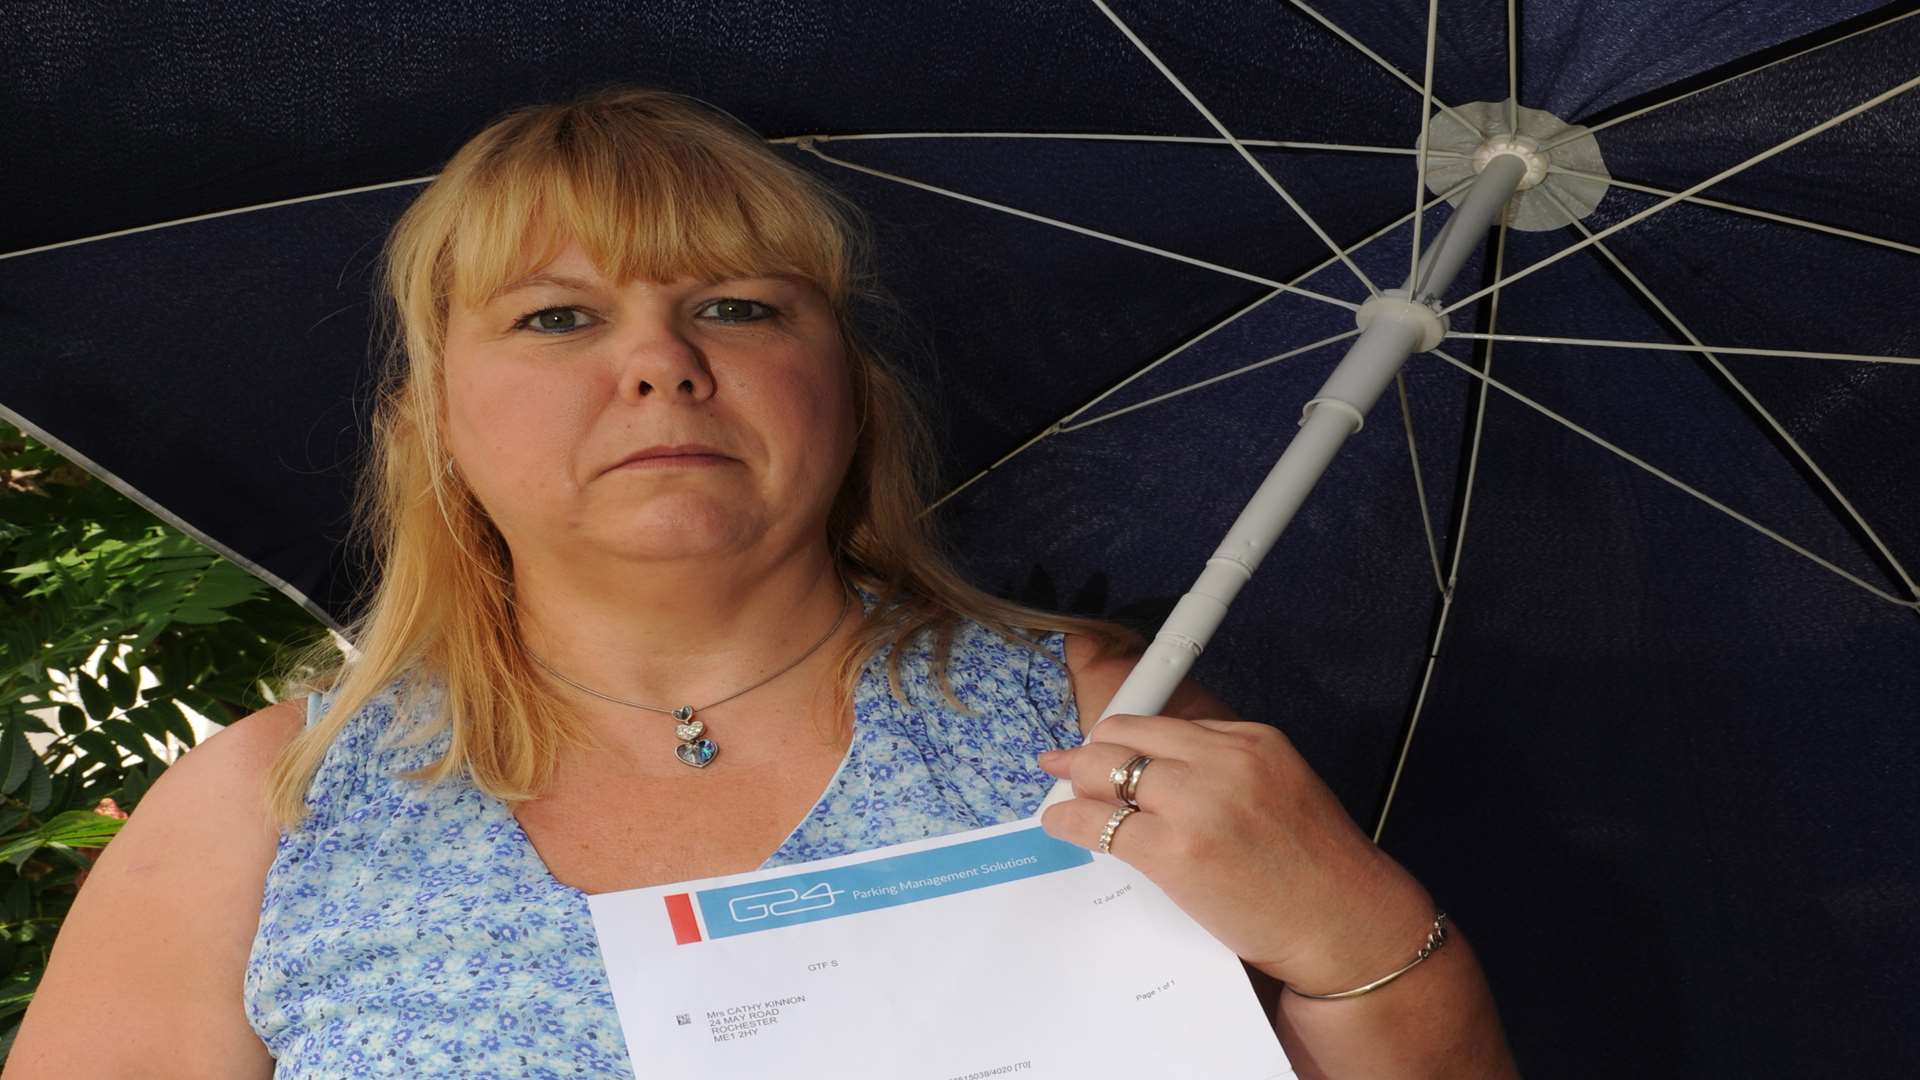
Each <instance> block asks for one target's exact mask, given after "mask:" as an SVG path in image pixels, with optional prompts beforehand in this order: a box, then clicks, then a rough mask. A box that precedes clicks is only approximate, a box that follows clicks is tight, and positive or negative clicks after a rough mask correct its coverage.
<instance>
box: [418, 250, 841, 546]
mask: <svg viewBox="0 0 1920 1080" xmlns="http://www.w3.org/2000/svg"><path fill="white" fill-rule="evenodd" d="M554 279H561V280H554ZM445 403H446V424H447V438H448V441H449V446H450V449H451V451H452V454H453V457H454V460H455V463H456V467H457V468H458V469H459V471H460V473H461V475H462V476H463V477H464V478H465V480H466V482H467V483H468V485H469V486H471V487H472V489H473V490H474V492H475V494H476V495H478V496H479V499H480V502H481V505H483V506H484V507H486V509H487V512H488V513H489V514H490V515H491V516H492V518H493V520H494V523H495V525H496V526H497V527H498V528H499V529H500V531H501V534H502V535H503V536H504V537H505V538H506V540H507V544H508V546H509V547H510V548H511V549H512V552H513V558H514V562H515V565H516V567H517V568H520V567H525V566H526V565H528V562H527V561H528V560H530V559H534V560H542V561H543V562H548V563H549V565H563V564H560V563H553V562H551V561H552V560H575V559H581V558H588V557H592V556H596V555H607V554H612V555H614V556H616V557H623V558H626V559H629V560H667V559H688V558H713V557H721V558H727V557H739V558H741V559H744V560H746V561H747V562H749V563H753V564H764V565H770V564H771V563H773V562H776V561H778V560H779V559H782V558H785V557H787V556H789V555H791V554H793V553H795V552H797V551H799V550H801V549H803V548H804V547H805V546H806V545H808V544H810V543H818V542H820V541H821V540H822V539H823V537H824V531H825V524H826V518H827V512H828V510H829V509H830V508H831V506H832V503H833V498H834V494H835V492H837V491H838V489H839V486H840V481H841V478H842V477H843V476H844V474H845V472H846V469H847V465H848V462H849V461H850V460H851V457H852V453H853V438H854V431H853V427H854V425H853V401H852V394H851V390H850V387H849V381H848V376H847V370H846V359H845V355H844V350H843V348H842V344H841V340H840V333H839V327H838V324H837V322H836V320H835V318H834V314H833V311H832V309H831V307H830V306H829V304H828V302H827V300H826V298H825V296H824V295H822V294H821V293H820V291H819V290H818V289H817V288H816V287H814V286H813V285H811V284H810V283H807V282H804V281H799V280H795V279H787V278H778V277H768V278H750V279H749V278H743V279H734V280H729V281H723V282H717V283H702V282H695V281H689V280H682V281H675V282H656V281H643V280H642V281H630V282H627V283H625V284H622V285H617V286H616V285H614V284H613V283H611V282H608V281H606V280H605V279H604V278H602V277H601V275H600V273H599V271H598V269H597V268H596V267H595V266H594V265H593V263H592V262H591V261H590V260H589V259H588V258H587V257H586V255H585V253H584V252H583V251H582V250H581V249H580V248H579V246H578V245H577V244H569V245H568V246H567V247H566V248H565V249H564V250H563V251H562V252H561V253H560V254H559V256H557V257H556V258H555V259H554V260H553V261H552V262H550V263H548V264H547V265H546V266H544V267H542V268H540V269H539V270H538V271H537V272H536V274H535V275H534V277H533V278H531V279H523V281H522V282H521V283H519V284H518V285H517V286H516V284H514V283H509V285H508V286H507V289H506V290H505V291H503V292H502V293H501V294H499V295H497V296H495V297H494V298H493V299H492V300H491V301H489V302H487V303H485V304H483V305H482V306H481V307H478V308H467V307H464V306H462V305H459V304H455V305H454V309H453V310H452V311H450V312H449V325H448V335H447V347H446V397H445ZM685 444H700V445H702V446H705V447H708V448H711V452H710V453H708V454H706V455H704V456H687V457H680V458H672V457H662V458H654V459H652V460H650V461H647V462H644V463H642V464H638V465H632V464H629V465H624V466H623V465H622V462H624V461H626V460H627V459H628V458H630V457H631V456H632V455H634V454H635V453H637V452H639V451H644V450H647V449H648V448H651V447H661V446H665V447H676V446H683V445H685Z"/></svg>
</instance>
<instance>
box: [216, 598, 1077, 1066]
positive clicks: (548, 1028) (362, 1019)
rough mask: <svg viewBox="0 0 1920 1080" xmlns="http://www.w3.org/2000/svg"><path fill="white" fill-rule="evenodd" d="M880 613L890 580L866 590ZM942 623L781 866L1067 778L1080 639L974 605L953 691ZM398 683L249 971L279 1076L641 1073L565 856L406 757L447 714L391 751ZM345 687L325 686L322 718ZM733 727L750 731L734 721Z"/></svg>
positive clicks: (1015, 798) (945, 829)
mask: <svg viewBox="0 0 1920 1080" xmlns="http://www.w3.org/2000/svg"><path fill="white" fill-rule="evenodd" d="M862 601H863V603H864V604H865V605H866V607H867V608H868V609H869V610H871V609H872V607H873V604H874V599H873V597H872V596H871V594H868V593H866V592H864V591H863V592H862ZM930 643H931V636H930V635H926V634H922V635H921V636H920V637H919V638H918V639H916V640H915V641H914V642H912V643H910V645H909V646H908V647H907V648H905V649H903V651H902V655H901V672H900V674H901V688H902V691H903V693H905V694H906V695H907V697H908V700H909V701H910V702H911V703H912V707H910V708H902V707H901V705H900V703H899V702H898V701H897V700H896V699H895V698H894V697H893V696H892V694H891V693H890V692H889V690H888V686H887V675H886V663H887V657H888V654H889V652H891V649H888V650H883V651H882V652H880V653H879V654H878V655H876V656H875V657H874V658H873V660H872V661H871V662H870V663H869V664H868V665H867V667H866V669H865V671H863V672H862V674H861V676H860V680H859V683H858V686H857V689H856V692H855V695H854V710H853V711H854V722H853V741H852V745H851V746H850V748H849V749H848V751H847V754H846V757H845V758H844V759H843V760H842V762H841V764H840V767H839V769H838V771H836V772H835V773H834V775H833V778H832V779H831V780H830V781H828V783H827V786H826V790H825V792H824V793H823V794H822V795H821V796H820V799H819V802H818V803H816V804H815V805H814V807H813V808H812V809H811V810H810V811H808V812H807V814H806V816H805V817H804V818H802V819H801V821H800V822H799V823H798V824H797V825H796V826H795V827H794V829H793V831H792V832H791V834H789V835H788V836H787V838H786V840H785V841H784V842H782V843H781V844H780V846H779V847H778V848H777V849H775V851H774V852H773V854H772V855H770V856H768V858H767V860H766V862H765V863H763V864H762V865H763V866H764V867H773V866H780V865H784V864H788V863H796V862H804V861H807V860H810V859H820V858H826V857H829V856H833V855H842V854H847V853H850V852H857V851H864V850H867V849H870V848H875V847H882V846H885V845H887V844H895V843H902V842H905V841H909V840H917V839H920V838H923V837H928V836H940V835H945V834H947V833H952V832H957V831H960V830H964V829H972V828H980V827H984V826H987V825H995V824H999V823H1002V822H1008V821H1014V820H1017V819H1020V818H1024V817H1027V816H1030V815H1031V814H1033V813H1034V811H1035V810H1037V809H1038V808H1039V805H1040V802H1041V800H1042V799H1043V798H1045V797H1046V794H1047V792H1048V791H1049V790H1051V789H1052V787H1053V784H1054V778H1053V777H1051V776H1049V775H1047V774H1046V773H1045V772H1042V771H1041V769H1040V767H1039V764H1038V763H1037V762H1036V761H1035V760H1034V758H1035V756H1036V755H1037V754H1039V753H1040V751H1042V750H1053V749H1066V748H1070V747H1073V746H1078V745H1079V744H1080V743H1081V741H1082V737H1081V733H1080V728H1079V720H1078V712H1077V709H1076V708H1075V703H1074V698H1073V693H1072V690H1071V688H1070V684H1069V682H1068V678H1067V669H1066V660H1065V653H1064V638H1063V636H1062V635H1061V634H1059V633H1052V634H1047V635H1045V636H1043V637H1041V638H1040V639H1039V644H1040V645H1041V646H1042V648H1043V652H1041V653H1036V652H1035V651H1034V650H1032V649H1029V648H1026V647H1024V646H1021V645H1018V644H1015V643H1012V642H1009V641H1007V640H1005V639H1003V638H1001V637H999V636H998V635H996V634H994V633H992V632H991V631H989V630H987V629H986V628H985V627H984V626H981V625H980V624H978V623H974V622H971V621H969V622H967V623H965V624H963V625H962V626H961V627H960V628H959V629H958V630H957V631H956V633H955V635H954V642H953V646H952V650H951V652H950V654H949V671H950V672H951V678H952V685H953V690H954V694H955V696H957V697H958V698H959V699H960V700H961V701H962V702H964V703H965V704H967V705H968V706H970V707H972V709H973V710H974V711H973V714H972V715H968V714H966V713H962V712H959V711H956V710H954V709H953V707H952V705H950V704H949V703H947V701H946V700H945V698H943V697H942V696H941V694H940V692H939V687H938V684H937V683H936V682H935V681H934V679H933V676H932V672H931V669H930V666H929V661H930V658H931V657H930V649H931V644H930ZM398 687H399V682H398V681H396V682H395V684H394V685H393V686H390V687H389V688H388V690H387V691H385V692H383V694H382V695H381V696H380V697H378V698H376V699H375V700H374V701H372V702H371V703H369V704H368V705H367V706H366V708H364V709H362V710H361V711H360V712H358V713H356V714H355V715H354V716H353V718H352V719H351V720H350V721H349V722H348V723H347V725H346V726H345V727H344V728H342V729H341V731H340V734H339V737H338V738H337V739H336V740H335V742H334V743H333V745H332V746H330V747H329V748H328V750H327V754H326V757H325V759H324V760H323V762H322V764H321V766H320V768H319V771H318V772H317V773H316V775H315V777H314V782H313V784H312V786H311V787H310V788H309V789H308V792H307V805H308V807H309V810H310V816H309V817H308V818H307V819H306V820H305V821H304V822H303V823H302V824H301V825H299V826H298V827H297V828H295V829H293V830H291V831H288V832H283V833H282V835H281V837H280V841H279V848H278V850H277V852H276V854H275V857H274V860H273V863H272V866H271V867H270V869H269V870H268V872H267V878H266V887H265V891H264V893H263V895H262V896H261V903H260V925H259V929H258V931H257V932H256V934H255V936H254V940H253V946H252V951H251V954H250V955H249V957H248V960H247V968H246V977H245V982H244V987H243V992H244V996H245V1005H246V1010H247V1017H248V1020H249V1022H250V1023H251V1024H252V1026H253V1029H254V1031H255V1032H256V1033H258V1034H259V1036H260V1038H261V1040H262V1041H264V1042H265V1043H266V1045H267V1048H268V1049H269V1050H270V1051H271V1052H272V1054H273V1056H274V1059H275V1061H276V1067H275V1070H274V1076H275V1078H276V1080H292V1078H300V1080H308V1078H318V1077H329V1078H332V1077H362V1076H407V1077H419V1078H440V1077H456V1076H458V1077H515V1078H519V1077H529V1078H536V1080H539V1078H561V1077H566V1078H573V1080H603V1078H604V1080H624V1078H631V1077H635V1076H636V1073H637V1074H638V1075H639V1076H651V1075H653V1074H651V1073H650V1072H649V1071H648V1069H647V1066H646V1063H645V1062H631V1061H630V1060H629V1058H628V1054H627V1049H626V1043H625V1040H624V1038H623V1037H622V1035H621V1032H620V1022H619V1017H618V1015H617V1013H616V1012H615V1010H614V1004H613V996H612V993H611V991H610V990H609V989H608V985H607V978H606V968H605V967H604V965H603V964H602V961H601V958H600V950H599V943H598V940H597V938H596V937H595V935H594V930H593V921H592V917H591V915H590V914H589V912H588V908H587V899H586V898H587V895H588V894H586V893H584V892H582V891H580V890H578V889H575V888H573V887H571V886H569V885H565V884H563V883H561V882H560V881H559V880H558V879H556V878H555V877H554V876H553V875H552V873H551V872H549V871H548V869H547V867H546V864H545V862H543V861H542V860H541V858H540V856H539V854H538V853H537V852H536V851H535V849H534V847H533V845H532V843H531V841H529V839H528V838H527V835H526V833H525V831H524V830H522V829H521V827H520V825H519V822H518V820H517V819H516V818H515V817H514V816H513V813H512V810H511V809H510V808H509V806H508V805H507V804H506V803H505V802H503V801H501V800H499V799H495V798H493V797H492V796H490V795H487V794H486V793H484V792H482V791H481V790H479V789H478V788H477V787H475V786H473V784H472V783H471V781H470V780H469V779H467V778H466V777H465V774H460V775H459V779H458V780H455V781H449V782H447V783H443V784H439V785H436V786H432V787H428V786H425V785H422V784H418V783H415V782H409V781H404V780H400V779H397V778H396V777H395V776H393V775H391V774H393V773H397V772H400V771H404V770H406V769H410V768H415V767H418V766H421V765H424V764H427V763H428V762H430V761H432V760H434V759H435V758H436V757H437V756H438V755H439V754H440V753H441V752H443V751H444V749H445V746H446V740H447V738H448V737H449V736H448V733H445V732H443V733H441V734H440V735H439V736H438V737H436V739H435V740H434V741H432V742H429V743H427V744H425V745H422V746H418V747H405V748H393V747H389V746H386V745H384V744H383V742H382V741H381V739H380V736H381V734H382V733H383V732H384V731H386V730H388V729H389V728H391V727H393V725H394V717H395V708H394V706H395V703H396V701H397V700H398V699H397V697H396V696H395V694H396V693H397V690H398ZM328 705H329V695H326V694H316V695H313V696H312V697H311V698H309V700H308V720H307V722H308V724H309V725H311V724H312V723H313V722H314V721H315V719H317V717H318V716H319V715H320V714H321V713H323V712H324V711H325V710H326V709H327V707H328ZM735 737H736V738H737V737H738V736H735Z"/></svg>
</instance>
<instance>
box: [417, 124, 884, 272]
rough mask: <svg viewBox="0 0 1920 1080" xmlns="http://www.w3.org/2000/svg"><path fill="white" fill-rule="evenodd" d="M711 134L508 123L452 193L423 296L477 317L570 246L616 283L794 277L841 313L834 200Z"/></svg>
mask: <svg viewBox="0 0 1920 1080" xmlns="http://www.w3.org/2000/svg"><path fill="white" fill-rule="evenodd" d="M716 119H717V118H716ZM713 124H714V121H711V120H710V121H708V122H707V123H706V124H703V125H697V126H696V125H690V124H688V123H686V122H685V121H684V120H679V119H676V118H670V117H662V116H658V115H652V116H649V115H646V114H645V113H637V114H636V113H631V112H628V113H622V112H608V111H601V112H597V113H595V112H578V113H566V112H562V113H559V114H553V113H549V114H546V115H544V116H534V117H529V118H528V119H527V120H526V122H525V123H523V124H520V125H512V126H511V127H510V128H509V130H506V131H503V132H502V133H501V138H500V139H499V141H497V142H496V143H494V145H493V146H492V147H490V148H489V149H490V151H491V152H489V153H487V154H485V155H484V156H483V157H482V158H481V160H479V161H478V162H476V163H475V165H474V169H473V172H472V173H471V175H470V176H468V177H467V178H466V181H467V182H466V183H463V184H461V185H459V191H460V196H459V199H458V205H457V206H456V207H455V208H454V213H452V214H451V215H449V217H450V219H451V220H450V222H449V224H450V225H451V230H450V233H451V235H449V236H448V237H447V242H446V245H445V247H444V248H443V249H442V250H443V251H444V252H445V255H446V258H445V259H444V260H443V261H442V262H441V264H440V266H439V268H438V270H439V273H438V274H436V276H437V277H440V278H441V280H440V281H439V282H438V283H437V284H438V286H439V287H438V288H436V289H435V292H436V293H439V294H440V295H442V296H452V297H454V298H455V299H457V300H458V302H459V303H461V304H462V305H464V306H467V307H479V306H480V305H482V304H484V303H486V301H487V300H488V298H490V297H491V296H492V295H493V294H494V292H495V291H497V290H499V289H500V288H502V287H504V286H506V285H508V284H510V283H511V282H514V281H517V280H519V279H520V278H523V277H525V276H527V275H528V274H531V273H533V272H535V271H537V270H539V269H540V268H541V267H543V266H545V265H546V264H547V263H548V262H550V261H551V260H552V259H553V258H554V257H555V256H557V255H558V254H559V253H560V251H561V250H562V249H563V248H564V247H565V246H566V244H567V242H568V241H569V240H575V241H578V242H579V244H580V246H581V248H582V250H583V251H585V252H586V254H587V256H588V258H590V259H591V260H592V261H593V263H594V265H595V266H596V267H598V268H599V269H600V272H601V273H602V275H604V276H605V277H606V278H607V279H608V280H609V281H611V282H613V283H615V284H622V283H625V282H627V281H630V280H633V279H635V278H645V279H648V280H653V281H674V280H677V279H681V278H690V279H693V280H696V281H715V280H722V279H726V278H733V277H761V276H769V275H775V274H783V275H794V276H797V277H800V278H804V279H806V280H808V281H810V282H812V283H813V284H814V285H815V286H817V287H818V288H819V289H820V290H821V291H822V292H823V293H824V294H825V295H826V297H827V298H828V300H829V301H830V302H831V303H832V304H833V306H834V307H835V309H836V310H844V308H845V301H846V299H847V293H848V289H849V278H850V277H851V274H852V271H851V267H852V265H853V258H854V253H853V252H850V251H849V250H848V243H847V238H848V236H849V235H851V234H852V233H853V230H852V229H850V228H849V222H848V220H847V217H846V212H845V211H843V210H842V208H841V205H840V204H841V201H842V200H841V199H840V197H839V196H838V195H837V193H835V192H834V191H832V189H830V188H828V187H827V186H826V185H825V184H823V183H821V182H820V181H818V180H816V179H814V178H813V177H812V176H811V175H809V174H807V173H805V172H803V171H801V170H800V169H798V168H796V167H795V166H793V165H791V164H789V163H787V162H786V161H784V160H783V159H781V158H780V157H779V156H778V155H777V154H775V153H774V152H773V151H772V150H771V149H769V148H768V147H767V146H766V145H765V143H764V142H761V141H760V140H759V138H758V137H757V136H751V133H746V134H748V135H749V136H750V138H741V137H739V136H737V135H734V134H733V133H731V132H727V133H722V132H719V131H715V130H714V129H713V126H712V125H713Z"/></svg>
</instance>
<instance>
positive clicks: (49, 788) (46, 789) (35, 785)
mask: <svg viewBox="0 0 1920 1080" xmlns="http://www.w3.org/2000/svg"><path fill="white" fill-rule="evenodd" d="M52 802H53V774H52V773H50V772H48V771H47V763H46V762H44V761H41V760H40V759H39V758H38V757H35V758H34V759H33V768H32V769H30V770H28V772H27V809H28V810H30V811H32V812H33V813H36V814H41V813H45V812H46V809H47V807H48V806H49V805H51V804H52Z"/></svg>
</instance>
